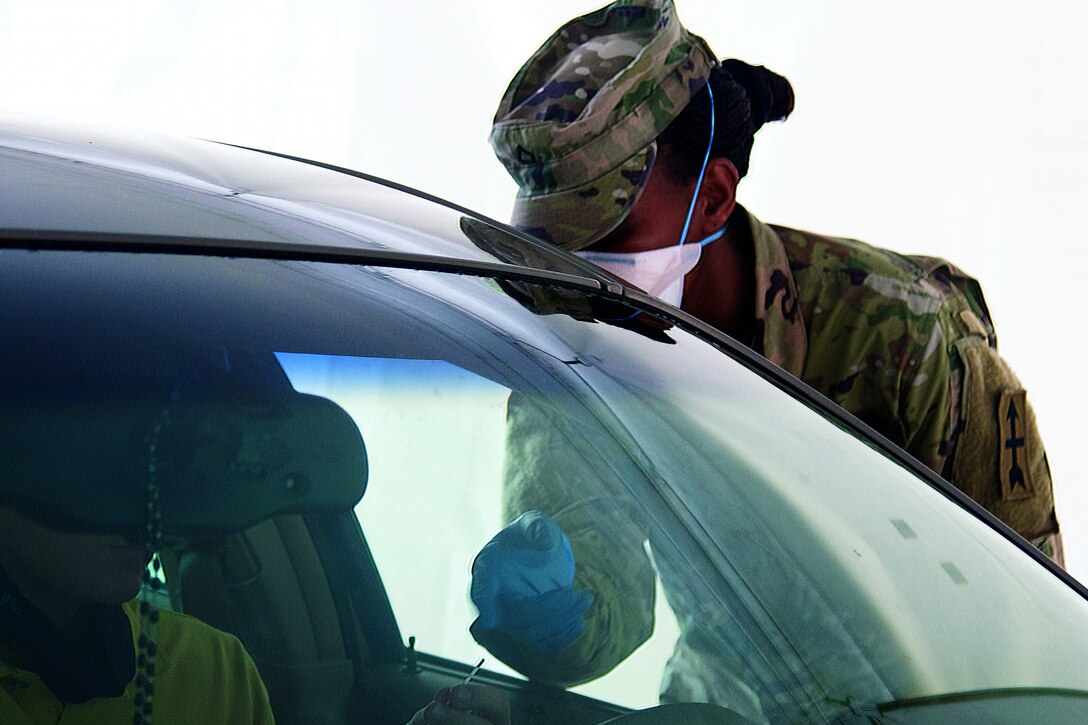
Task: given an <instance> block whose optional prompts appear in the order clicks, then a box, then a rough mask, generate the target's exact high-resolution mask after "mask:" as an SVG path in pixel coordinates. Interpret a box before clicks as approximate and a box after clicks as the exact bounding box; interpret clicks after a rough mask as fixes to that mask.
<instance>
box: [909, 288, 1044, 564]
mask: <svg viewBox="0 0 1088 725" xmlns="http://www.w3.org/2000/svg"><path fill="white" fill-rule="evenodd" d="M995 339H996V338H995V336H994V335H993V330H992V327H990V326H988V325H987V324H986V323H984V322H983V321H982V320H981V319H980V318H979V316H978V314H977V313H976V312H975V311H974V310H973V309H971V308H970V307H969V306H967V305H963V306H962V307H957V306H951V305H950V308H949V309H945V310H942V313H941V315H940V316H939V318H938V322H937V324H935V325H934V326H933V329H932V333H931V337H930V343H929V344H928V345H927V347H926V352H927V354H926V356H925V357H924V359H923V360H922V362H921V364H920V365H919V367H918V370H917V372H916V374H915V375H913V376H912V377H911V378H910V379H909V381H908V383H907V384H908V390H907V391H905V394H904V396H903V405H902V408H901V417H902V419H903V427H904V430H906V431H907V440H906V445H905V447H906V448H907V450H908V451H910V452H911V453H912V454H913V455H914V456H915V457H916V458H918V459H919V460H921V461H922V462H924V463H925V464H926V465H928V466H930V467H931V468H933V470H935V471H936V472H938V473H939V474H941V475H943V476H944V477H945V478H946V479H948V480H949V481H951V482H952V483H953V484H955V485H956V487H957V488H959V489H960V490H961V491H963V492H964V493H966V494H967V495H968V496H970V497H971V498H972V499H974V500H975V501H977V502H978V503H980V504H981V505H982V506H983V507H985V508H986V509H987V510H988V511H990V512H991V513H993V514H994V515H995V516H997V517H998V518H999V519H1001V520H1002V521H1003V522H1005V523H1006V524H1008V525H1009V526H1010V527H1011V528H1012V529H1014V530H1015V531H1016V532H1017V533H1019V534H1020V535H1021V536H1023V537H1024V538H1026V539H1028V540H1029V541H1031V542H1032V543H1034V544H1035V545H1036V546H1037V547H1039V548H1040V549H1041V550H1042V551H1043V552H1044V553H1045V554H1046V555H1047V556H1048V557H1050V558H1052V559H1054V560H1055V561H1056V562H1057V563H1058V564H1059V565H1062V564H1063V563H1064V562H1063V560H1062V551H1061V540H1060V537H1059V533H1058V522H1057V518H1056V516H1055V511H1054V499H1053V491H1052V485H1051V479H1050V469H1049V466H1048V464H1047V460H1046V451H1045V449H1044V447H1043V443H1042V440H1041V438H1040V437H1039V431H1038V427H1037V425H1036V421H1035V414H1034V411H1033V410H1032V408H1031V405H1030V403H1029V402H1028V399H1027V392H1026V391H1025V390H1024V388H1023V386H1022V385H1021V383H1020V381H1019V379H1018V378H1017V377H1016V374H1015V373H1014V372H1013V371H1012V369H1011V368H1010V367H1009V365H1008V364H1007V363H1006V362H1005V360H1004V359H1002V358H1001V356H1000V355H999V354H998V352H997V348H996V343H995Z"/></svg>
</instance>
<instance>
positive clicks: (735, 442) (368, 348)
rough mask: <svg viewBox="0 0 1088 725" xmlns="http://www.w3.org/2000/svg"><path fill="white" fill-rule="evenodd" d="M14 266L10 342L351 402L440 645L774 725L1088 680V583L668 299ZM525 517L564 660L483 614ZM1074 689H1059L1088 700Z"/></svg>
mask: <svg viewBox="0 0 1088 725" xmlns="http://www.w3.org/2000/svg"><path fill="white" fill-rule="evenodd" d="M0 257H2V264H0V274H2V277H3V280H2V283H0V309H3V311H4V312H3V318H2V319H3V330H4V334H5V336H6V337H7V339H9V340H11V341H13V342H15V343H17V344H15V345H13V346H11V347H9V350H10V351H11V352H10V353H9V354H13V355H15V356H18V355H19V354H20V353H19V350H20V349H24V348H25V349H31V348H33V349H35V350H37V351H38V353H40V351H41V350H42V349H43V348H45V349H47V350H50V351H53V352H54V353H55V354H57V355H63V356H68V357H70V356H72V355H74V354H76V353H80V354H84V353H89V352H93V351H98V352H99V353H101V352H102V351H103V350H105V351H108V352H109V355H104V356H103V355H101V354H100V355H97V357H96V359H98V358H107V359H108V358H111V357H112V358H116V359H118V360H124V358H125V356H126V355H128V354H129V353H130V351H131V350H133V349H136V348H141V349H142V348H143V347H148V346H150V347H153V348H155V349H170V350H200V351H201V355H202V356H203V357H207V356H208V355H207V352H208V351H209V350H211V351H216V350H229V351H231V353H232V355H238V354H240V353H241V352H245V353H246V354H247V355H250V356H253V355H258V356H260V355H271V356H274V359H275V360H276V361H277V363H278V365H279V366H280V367H281V368H282V370H283V372H284V373H286V376H287V378H288V379H289V381H290V384H291V385H292V386H293V388H294V390H295V391H297V393H299V394H306V395H310V396H317V397H319V398H323V399H327V400H329V401H332V402H333V403H335V404H336V405H337V406H338V408H340V409H342V410H343V411H346V412H347V414H348V415H350V416H351V418H352V419H353V421H354V424H355V426H357V428H358V431H359V432H360V433H361V436H362V440H363V442H364V443H365V446H366V454H367V466H368V473H367V477H368V478H367V484H366V488H367V490H366V493H365V495H364V496H363V498H362V501H361V502H360V503H359V504H358V505H357V506H355V509H354V510H355V513H356V515H357V517H358V520H359V522H360V525H361V530H362V535H363V537H365V543H366V546H367V547H368V548H369V552H370V553H371V554H372V555H373V558H374V561H375V562H376V564H377V568H378V571H379V572H380V575H381V585H382V586H383V587H384V589H385V592H386V594H387V595H388V598H389V602H390V604H391V606H392V610H393V613H394V615H395V617H396V620H397V623H398V625H399V628H400V632H401V634H402V635H403V636H404V637H405V638H407V637H408V636H413V637H415V643H416V644H415V647H416V648H417V649H418V651H419V652H420V653H421V654H422V655H436V656H439V657H444V658H449V659H453V660H458V661H464V662H475V661H477V660H478V659H479V658H480V657H486V658H487V665H486V667H487V668H488V669H489V670H493V671H499V672H509V673H512V674H514V673H520V675H519V676H528V677H530V678H532V679H536V680H541V681H543V682H546V683H549V684H553V685H559V686H564V687H573V688H575V689H577V691H579V692H582V693H584V694H587V695H589V696H592V697H596V698H600V699H603V700H606V701H608V702H613V703H616V704H619V705H624V706H630V707H639V706H646V705H649V704H653V703H656V702H658V701H664V702H693V701H694V702H712V703H715V704H719V705H722V706H723V707H726V708H728V709H730V710H733V711H735V712H737V713H739V714H741V715H743V716H745V717H747V718H749V719H750V720H752V721H754V722H760V721H769V722H812V721H830V720H833V719H835V718H837V717H840V716H843V715H844V714H845V713H851V712H852V713H855V714H856V713H858V712H862V711H870V710H871V711H877V710H879V709H880V708H891V709H895V708H896V707H898V708H899V709H896V710H895V712H896V713H899V715H902V714H903V713H907V712H910V711H911V710H910V708H909V707H905V706H902V707H900V705H897V703H898V704H902V703H905V702H908V701H915V700H919V699H920V698H934V697H939V696H946V695H949V694H953V693H974V692H985V691H992V690H1020V689H1028V690H1032V689H1038V688H1045V689H1047V690H1049V691H1054V692H1066V691H1081V690H1086V689H1088V673H1086V671H1085V669H1084V667H1083V666H1082V660H1083V653H1084V652H1085V651H1088V604H1086V602H1085V601H1084V600H1083V599H1081V598H1080V597H1079V596H1078V595H1077V594H1076V592H1074V591H1073V590H1071V589H1070V588H1069V587H1068V586H1066V585H1065V584H1063V583H1062V582H1061V581H1059V580H1058V579H1057V578H1055V577H1054V576H1053V575H1052V574H1050V573H1049V572H1048V571H1046V570H1045V569H1044V568H1043V567H1041V566H1039V565H1038V563H1037V562H1035V561H1033V560H1032V559H1031V558H1030V557H1029V556H1028V555H1027V554H1025V553H1024V552H1022V551H1020V550H1019V549H1017V548H1016V547H1014V546H1012V545H1011V544H1010V543H1009V542H1008V541H1007V540H1006V539H1005V538H1004V537H1003V536H1002V535H1001V534H1000V533H998V532H996V531H995V530H993V529H992V528H991V527H990V526H989V524H988V523H986V522H985V521H982V520H980V519H978V518H976V517H975V515H973V514H971V513H970V512H967V511H965V510H963V509H961V508H959V507H958V506H957V505H956V504H955V503H953V502H952V501H950V500H949V499H948V498H946V496H945V495H943V494H942V493H941V492H939V491H937V490H935V489H934V488H932V487H930V486H929V485H928V484H927V483H926V482H925V481H923V480H921V479H919V478H918V477H917V476H915V475H914V474H912V473H911V472H910V471H908V470H906V469H904V468H903V467H902V466H901V465H899V464H898V463H897V462H895V461H894V460H892V459H891V458H889V457H888V456H886V455H885V454H884V453H882V452H881V451H880V450H879V449H877V448H876V447H874V446H873V445H871V444H869V443H868V442H866V441H864V440H861V439H859V438H858V437H857V436H856V434H854V433H852V432H850V431H849V430H846V429H844V428H843V427H841V426H840V425H838V424H836V423H835V422H833V421H832V420H830V419H828V418H826V417H824V416H823V415H822V414H820V413H819V412H818V411H816V410H814V409H813V408H812V407H810V406H809V405H806V404H805V403H803V402H801V401H798V400H796V399H794V398H793V397H791V396H790V395H788V394H787V393H785V392H783V391H782V390H781V389H779V388H778V387H776V386H774V385H771V384H768V383H767V381H765V380H764V379H762V378H761V377H760V376H759V375H758V374H757V373H755V372H753V371H752V370H750V369H749V368H748V367H746V366H745V365H742V364H741V363H739V362H737V361H736V360H733V359H732V358H730V357H729V356H728V355H726V354H723V352H722V351H721V350H719V349H717V348H715V347H714V346H712V345H711V344H709V343H707V342H706V341H705V340H702V339H700V338H698V337H696V336H694V335H693V334H690V333H689V332H687V331H685V330H683V329H681V328H679V327H676V326H673V325H671V324H670V323H668V322H667V321H664V320H660V319H657V318H655V317H653V316H652V315H650V314H648V313H641V314H639V315H634V316H632V315H633V313H634V312H635V310H633V309H629V308H625V307H623V306H622V305H619V304H618V303H615V302H612V301H608V300H604V299H601V298H594V297H590V296H586V295H583V294H582V293H580V292H573V291H571V290H557V289H552V288H549V287H546V286H541V285H535V284H532V283H529V282H524V281H519V282H513V281H509V280H504V279H496V278H485V277H473V276H464V275H453V274H444V273H436V272H421V271H414V270H395V269H381V268H368V267H356V266H346V265H333V264H318V263H302V262H297V263H295V262H273V261H262V260H246V259H218V258H217V259H211V258H201V257H179V256H170V255H150V254H144V255H127V254H102V253H99V254H94V253H62V252H25V251H18V250H8V251H4V252H3V253H2V254H0ZM617 308H619V310H618V311H617ZM621 312H622V314H620V313H621ZM31 343H33V344H31ZM38 353H36V354H38ZM92 357H95V356H92ZM35 359H39V358H35ZM89 384H92V385H93V381H91V382H90V383H89ZM326 455H335V452H332V453H330V454H326ZM99 485H108V484H107V483H104V482H100V484H99ZM315 485H316V486H317V487H318V488H320V483H319V482H315ZM210 505H212V506H214V503H213V504H210ZM58 506H59V504H58ZM530 511H540V512H543V513H545V514H547V515H548V516H549V517H550V518H551V519H552V520H553V521H554V522H555V523H556V525H557V526H558V528H559V529H560V530H562V532H563V533H564V534H565V535H566V537H567V538H568V539H569V541H570V546H571V550H572V556H573V560H574V565H575V575H574V582H573V586H574V587H575V588H576V589H578V590H580V591H585V592H588V593H589V595H590V598H591V600H592V604H591V605H590V606H589V608H588V609H587V610H586V611H585V613H584V618H583V624H584V631H583V632H582V633H581V634H580V635H579V637H578V639H577V640H576V641H574V642H573V643H566V644H565V645H564V646H563V647H561V648H559V649H557V650H552V651H543V652H542V651H536V650H531V649H528V650H527V649H525V648H522V647H518V646H511V645H510V643H509V642H505V641H502V640H501V639H497V638H495V637H493V636H491V635H489V633H488V631H487V630H486V629H480V628H479V627H478V626H477V627H473V629H471V630H470V625H472V624H473V622H474V620H475V619H476V617H477V615H478V610H477V606H476V605H474V603H473V601H472V599H471V598H470V590H471V587H472V586H473V581H472V562H473V558H474V557H475V555H476V553H477V552H479V551H480V549H481V547H483V546H484V545H485V544H486V543H487V542H488V541H489V539H491V537H492V536H494V535H495V534H496V533H497V532H498V531H499V530H500V529H502V528H503V527H504V526H506V525H507V524H509V523H510V522H511V521H514V520H515V519H517V518H518V517H520V516H521V515H522V514H524V513H526V512H530ZM197 523H199V522H197ZM246 525H248V523H247V524H246ZM362 541H363V540H362V539H360V546H361V545H362ZM254 616H257V615H256V614H255V615H254ZM500 662H505V663H506V664H505V665H502V664H500ZM1070 697H1073V698H1074V700H1075V703H1074V705H1069V702H1068V701H1069V698H1068V697H1064V696H1059V695H1054V696H1053V697H1052V698H1051V699H1054V700H1055V701H1060V703H1061V705H1060V707H1066V708H1068V707H1074V708H1083V707H1084V700H1083V699H1078V698H1077V697H1075V696H1073V695H1070ZM273 699H274V700H275V698H273ZM934 703H936V704H934ZM940 703H941V701H939V700H938V701H933V700H927V701H926V704H925V707H922V708H921V709H922V710H925V708H926V707H934V706H939V705H940ZM890 711H891V710H889V712H890ZM927 712H928V711H927ZM1062 712H1065V711H1064V710H1063V711H1062ZM897 716H898V715H897ZM897 721H898V720H897ZM903 721H904V722H906V721H909V720H903Z"/></svg>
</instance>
